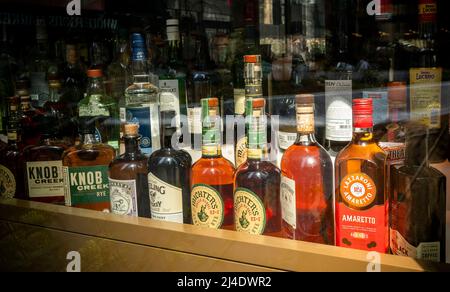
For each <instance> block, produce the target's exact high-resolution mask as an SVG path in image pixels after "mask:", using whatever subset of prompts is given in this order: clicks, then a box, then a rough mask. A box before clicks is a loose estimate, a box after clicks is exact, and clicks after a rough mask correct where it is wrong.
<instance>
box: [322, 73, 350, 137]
mask: <svg viewBox="0 0 450 292" xmlns="http://www.w3.org/2000/svg"><path fill="white" fill-rule="evenodd" d="M325 103H326V139H327V140H330V141H338V142H345V141H351V139H352V129H353V125H352V122H353V120H352V119H353V114H352V81H351V80H327V81H325Z"/></svg>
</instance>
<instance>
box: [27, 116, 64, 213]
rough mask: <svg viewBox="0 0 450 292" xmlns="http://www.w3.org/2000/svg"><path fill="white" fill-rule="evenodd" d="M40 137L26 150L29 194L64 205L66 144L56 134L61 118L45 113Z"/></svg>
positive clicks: (38, 199)
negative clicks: (63, 165) (37, 142)
mask: <svg viewBox="0 0 450 292" xmlns="http://www.w3.org/2000/svg"><path fill="white" fill-rule="evenodd" d="M40 125H41V131H42V132H41V141H40V143H39V144H38V145H36V146H30V147H27V148H25V150H24V160H25V185H26V194H27V198H28V199H30V200H32V201H37V202H44V203H52V204H59V205H64V176H63V172H62V155H63V153H64V151H65V150H66V149H67V148H68V145H67V144H64V143H63V142H62V141H58V140H57V139H56V137H55V133H56V125H58V120H57V119H55V118H53V117H49V116H46V117H42V118H41V119H40Z"/></svg>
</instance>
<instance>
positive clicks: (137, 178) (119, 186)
mask: <svg viewBox="0 0 450 292" xmlns="http://www.w3.org/2000/svg"><path fill="white" fill-rule="evenodd" d="M139 137H140V136H139V125H137V124H125V126H124V136H123V139H124V142H125V153H124V154H123V155H121V156H119V157H117V158H116V159H115V160H114V161H113V162H111V164H110V165H109V188H110V198H111V212H112V213H114V214H118V215H129V216H135V217H146V218H150V199H149V196H148V181H147V157H146V156H145V155H144V154H142V152H141V150H140V148H139V143H140V141H139V140H140V138H139Z"/></svg>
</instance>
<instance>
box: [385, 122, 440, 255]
mask: <svg viewBox="0 0 450 292" xmlns="http://www.w3.org/2000/svg"><path fill="white" fill-rule="evenodd" d="M428 131H429V129H427V128H426V126H423V125H418V124H414V123H411V124H410V125H408V127H407V154H406V161H405V165H404V166H402V167H400V168H399V169H396V168H395V169H393V173H392V184H391V194H390V220H391V226H390V249H391V252H392V253H393V254H395V255H401V256H408V257H412V258H416V259H421V260H429V261H435V262H443V263H445V248H446V245H445V241H446V238H445V224H446V194H445V192H446V189H445V188H446V178H445V176H444V175H443V174H442V173H441V172H440V171H438V170H436V169H435V168H432V167H430V165H429V159H428V153H429V145H428V142H429V141H428V140H427V139H423V137H424V133H423V132H428ZM425 136H426V134H425Z"/></svg>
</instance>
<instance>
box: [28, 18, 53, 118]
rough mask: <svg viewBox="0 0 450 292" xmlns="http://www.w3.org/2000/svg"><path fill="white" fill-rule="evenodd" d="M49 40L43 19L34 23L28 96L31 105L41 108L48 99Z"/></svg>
mask: <svg viewBox="0 0 450 292" xmlns="http://www.w3.org/2000/svg"><path fill="white" fill-rule="evenodd" d="M48 44H49V42H48V35H47V27H46V25H45V23H44V20H43V19H38V20H37V24H36V49H35V51H34V52H33V53H32V64H31V68H30V83H31V88H30V94H31V95H30V96H31V101H32V103H33V107H34V108H36V109H39V108H41V107H42V106H43V105H44V103H45V102H46V101H47V99H48V93H49V92H48V83H47V71H48V67H49V56H48V55H49V45H48Z"/></svg>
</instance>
